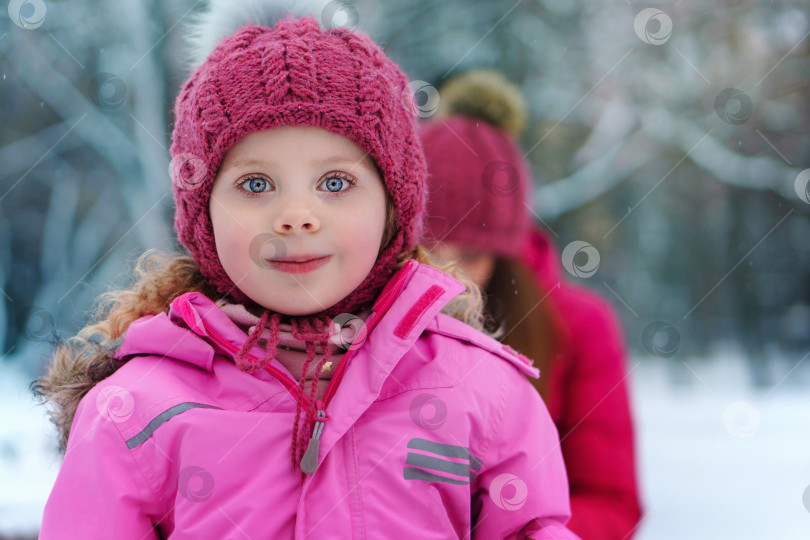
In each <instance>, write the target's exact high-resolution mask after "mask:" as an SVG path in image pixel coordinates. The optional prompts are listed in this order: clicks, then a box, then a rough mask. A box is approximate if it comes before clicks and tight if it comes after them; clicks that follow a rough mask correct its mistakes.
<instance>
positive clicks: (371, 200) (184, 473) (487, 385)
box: [39, 18, 576, 539]
mask: <svg viewBox="0 0 810 540" xmlns="http://www.w3.org/2000/svg"><path fill="white" fill-rule="evenodd" d="M407 82H408V81H407V79H406V78H405V76H404V75H403V73H402V72H401V71H400V70H399V68H398V67H397V66H396V65H395V64H394V63H393V62H391V61H390V60H389V59H388V58H386V57H385V55H384V54H383V53H382V52H381V51H380V49H379V48H378V47H377V46H376V45H375V44H374V43H372V42H371V41H370V40H369V39H368V37H366V36H365V35H362V34H359V33H355V32H352V31H348V30H329V31H322V30H321V29H320V28H319V26H318V24H317V22H316V21H315V20H314V19H312V18H302V19H292V18H287V19H284V20H282V21H280V22H279V23H278V24H276V25H275V26H274V27H273V28H267V27H263V26H257V25H253V24H249V25H247V26H245V27H242V28H241V29H239V30H238V31H237V32H236V33H234V34H233V35H231V36H230V37H227V38H225V39H224V40H223V41H222V42H221V43H220V44H219V45H218V46H217V48H216V49H215V50H214V51H213V52H212V53H211V54H210V55H209V56H208V58H207V59H206V61H205V62H204V63H203V64H202V65H201V66H200V67H199V68H198V69H197V70H196V71H195V72H194V73H193V75H192V76H191V77H190V79H189V80H188V81H187V82H186V83H185V85H184V86H183V88H182V91H181V93H180V95H179V96H178V98H177V102H176V107H175V126H174V132H173V140H172V146H171V154H172V158H173V159H172V177H173V178H172V180H173V188H174V193H175V202H176V218H175V226H176V229H177V232H178V236H179V238H180V241H181V242H182V243H183V245H184V246H185V247H186V248H187V249H188V250H189V251H190V252H191V255H192V257H193V258H191V257H185V256H178V257H176V258H173V259H171V260H168V261H163V262H162V263H161V261H160V260H157V259H156V258H155V257H150V256H146V257H144V258H142V260H141V261H140V264H139V266H138V268H137V275H138V280H137V282H136V283H135V284H134V286H133V288H131V289H130V290H128V291H123V292H119V293H115V294H108V296H107V298H108V303H107V305H106V308H105V309H104V311H102V314H103V318H102V319H101V320H100V321H99V322H97V323H96V324H93V325H91V326H88V327H86V328H85V329H84V330H83V331H82V332H80V334H79V336H77V338H75V339H74V340H73V341H72V342H70V343H68V344H65V345H63V346H62V347H61V348H60V349H58V351H57V354H56V355H55V358H54V362H53V365H52V366H51V368H50V371H49V373H48V374H47V376H46V377H44V378H43V379H42V380H41V381H40V382H39V391H40V392H41V393H42V394H43V395H45V396H46V397H49V398H50V400H51V401H53V402H54V403H55V404H56V405H57V406H58V408H59V410H58V411H57V413H56V417H55V419H56V421H57V425H58V426H59V427H60V429H61V432H62V435H63V442H66V452H65V458H64V462H63V464H62V467H61V470H60V472H59V476H58V478H57V481H56V484H55V486H54V488H53V491H52V493H51V496H50V498H49V500H48V503H47V506H46V508H45V516H44V520H43V524H42V531H41V535H40V538H42V539H49V538H81V539H87V538H116V539H128V538H131V539H144V538H218V539H219V538H409V539H412V538H450V537H452V538H461V537H476V538H486V539H490V538H498V539H500V538H527V537H531V538H544V539H566V538H576V536H575V535H574V534H573V533H570V532H568V531H567V529H566V528H565V525H564V524H565V522H566V521H567V519H568V515H569V504H568V492H567V489H568V487H567V483H566V476H565V469H564V465H563V461H562V456H561V453H560V449H559V439H558V436H557V432H556V430H555V428H554V425H553V423H552V421H551V419H550V417H549V415H548V412H547V410H546V408H545V406H544V404H543V402H542V400H541V399H540V397H539V396H538V395H537V393H536V392H535V391H534V389H533V388H532V387H531V385H530V384H529V383H528V381H527V380H526V378H525V376H524V375H531V376H536V375H537V371H536V370H535V369H534V368H533V367H532V366H531V362H530V361H529V360H527V359H526V357H524V356H521V355H519V354H517V353H515V352H514V351H512V350H511V349H509V348H508V347H504V346H503V345H501V344H500V343H498V342H497V341H496V340H494V339H492V338H491V337H488V336H487V335H485V334H483V333H481V332H479V331H478V330H476V329H474V328H473V327H472V326H470V325H468V324H465V322H467V323H471V324H472V325H473V326H476V327H478V328H481V326H482V325H481V315H480V314H481V311H480V309H481V305H480V299H481V297H480V292H479V291H478V289H477V288H476V287H475V285H474V284H472V283H467V284H466V285H467V286H465V283H464V282H462V281H459V280H458V279H455V278H454V277H452V276H451V275H448V274H446V273H444V272H442V271H440V270H439V269H437V268H435V267H433V266H431V265H430V264H429V258H428V256H427V254H426V252H425V251H424V250H423V249H422V248H420V247H419V246H418V244H417V241H418V238H419V236H420V231H421V221H422V215H423V211H424V206H425V178H426V169H425V163H424V158H423V153H422V149H421V145H420V143H419V142H418V139H417V137H416V133H415V117H414V115H413V114H412V111H411V109H410V108H409V105H408V104H409V103H412V96H410V94H408V92H407V88H408V86H407ZM156 261H157V262H156ZM450 270H452V268H450Z"/></svg>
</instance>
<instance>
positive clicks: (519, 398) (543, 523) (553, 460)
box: [472, 370, 578, 540]
mask: <svg viewBox="0 0 810 540" xmlns="http://www.w3.org/2000/svg"><path fill="white" fill-rule="evenodd" d="M501 384H502V385H503V387H502V389H501V391H502V394H503V396H504V401H505V406H504V407H503V412H502V414H500V415H499V418H497V419H495V420H494V422H493V425H491V426H488V428H489V430H490V431H491V432H492V433H493V440H492V442H491V444H490V447H489V448H488V449H487V450H486V452H485V455H484V457H483V460H482V463H483V465H482V468H481V472H480V474H479V476H478V478H477V479H476V481H477V483H478V486H479V490H478V492H477V493H476V495H475V497H474V499H473V505H472V506H473V513H474V525H473V527H474V528H473V531H472V532H473V537H474V538H482V539H484V538H487V539H488V538H498V539H501V538H503V539H507V538H508V539H524V538H529V537H530V538H535V539H538V540H540V539H548V540H552V539H554V540H565V539H576V538H578V537H577V536H576V535H575V534H574V533H572V532H570V531H569V530H568V529H566V527H565V523H566V521H567V520H568V517H569V516H570V508H569V504H568V482H567V480H566V474H565V465H564V464H563V459H562V454H561V453H560V443H559V438H558V436H557V430H556V428H555V427H554V424H553V422H552V421H551V417H550V416H549V414H548V411H547V410H546V406H545V404H544V403H543V400H542V399H541V398H540V396H539V395H538V394H537V392H536V391H535V390H534V388H533V387H532V386H531V384H530V383H529V381H528V380H527V379H526V378H525V377H524V376H523V375H522V374H520V373H519V372H518V371H516V370H509V375H508V376H506V377H504V378H503V380H502V382H501Z"/></svg>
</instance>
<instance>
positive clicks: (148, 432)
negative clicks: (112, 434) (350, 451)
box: [127, 403, 222, 450]
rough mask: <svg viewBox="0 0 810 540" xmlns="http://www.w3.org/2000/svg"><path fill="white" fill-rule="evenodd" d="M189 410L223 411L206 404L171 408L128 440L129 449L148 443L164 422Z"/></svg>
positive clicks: (190, 404)
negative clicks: (147, 440)
mask: <svg viewBox="0 0 810 540" xmlns="http://www.w3.org/2000/svg"><path fill="white" fill-rule="evenodd" d="M189 409H219V410H222V407H216V406H214V405H206V404H205V403H181V404H179V405H175V406H174V407H171V408H169V409H167V410H165V411H163V412H162V413H160V414H159V415H157V416H156V417H155V418H154V419H153V420H152V421H151V422H149V425H147V426H146V427H145V428H143V430H142V431H141V432H140V433H138V434H137V435H135V436H134V437H132V438H131V439H128V440H127V448H129V449H130V450H132V449H133V448H135V447H136V446H138V445H139V444H141V443H142V442H144V441H146V439H148V438H149V437H151V436H152V433H154V431H155V430H156V429H157V428H159V427H160V426H161V425H162V424H163V423H164V422H166V421H167V420H169V419H170V418H172V417H173V416H177V415H178V414H180V413H183V412H186V411H187V410H189Z"/></svg>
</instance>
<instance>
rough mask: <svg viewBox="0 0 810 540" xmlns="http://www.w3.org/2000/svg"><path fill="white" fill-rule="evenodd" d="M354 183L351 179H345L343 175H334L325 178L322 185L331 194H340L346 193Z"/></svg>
mask: <svg viewBox="0 0 810 540" xmlns="http://www.w3.org/2000/svg"><path fill="white" fill-rule="evenodd" d="M353 183H354V182H352V180H351V179H349V178H345V177H343V176H342V175H337V174H335V173H332V174H331V175H330V176H327V177H326V178H324V180H323V182H321V184H322V185H323V186H324V187H326V190H327V191H329V192H330V193H340V192H343V191H346V190H347V189H348V188H349V187H350V186H351V185H352V184H353Z"/></svg>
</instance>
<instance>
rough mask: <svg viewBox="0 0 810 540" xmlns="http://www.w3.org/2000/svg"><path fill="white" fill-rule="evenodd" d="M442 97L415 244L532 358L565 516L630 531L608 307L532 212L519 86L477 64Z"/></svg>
mask: <svg viewBox="0 0 810 540" xmlns="http://www.w3.org/2000/svg"><path fill="white" fill-rule="evenodd" d="M440 98H441V99H440V104H439V110H438V112H437V115H436V116H435V117H434V118H432V119H431V120H430V121H429V122H426V123H424V124H423V125H422V127H421V133H420V135H421V138H422V142H423V145H424V148H425V154H426V159H427V163H428V171H429V174H430V177H429V181H428V182H429V195H428V218H427V221H426V230H427V234H426V238H424V239H423V243H424V244H425V245H427V246H429V247H430V248H431V250H432V252H433V254H434V255H436V256H438V257H439V259H442V260H444V261H446V262H449V261H456V262H457V263H458V264H459V266H460V267H461V268H462V270H464V271H465V272H466V273H467V274H468V275H469V276H470V277H471V278H472V279H473V280H474V281H476V283H477V284H478V285H479V287H481V288H482V290H483V291H485V293H486V296H487V299H486V311H487V313H488V314H489V315H490V317H491V320H492V321H496V322H497V324H498V325H499V326H500V332H501V333H500V338H499V339H500V340H501V341H502V342H503V343H504V344H506V345H508V346H510V347H512V348H514V349H516V350H517V351H519V352H521V353H523V354H524V355H526V356H528V357H529V358H531V359H533V360H534V361H535V366H537V367H539V368H540V371H541V377H540V379H539V380H533V381H532V384H534V385H535V388H536V389H537V391H538V392H539V393H540V395H541V396H542V397H543V399H544V400H545V402H546V404H547V406H548V408H549V411H550V412H551V416H552V418H553V420H554V422H555V424H556V426H557V429H558V431H559V434H560V439H561V444H562V451H563V457H564V460H565V463H566V469H567V471H568V479H569V484H570V491H571V511H572V518H571V521H570V522H569V523H568V527H569V528H570V529H571V530H573V531H574V532H575V533H577V534H578V535H579V536H581V537H582V538H583V539H584V540H609V539H616V540H620V539H625V540H626V539H629V538H630V537H631V536H632V534H633V532H634V530H635V528H636V526H637V524H638V522H639V518H640V515H641V509H640V503H639V496H638V489H637V484H636V474H635V458H634V448H633V446H634V445H633V423H632V418H631V414H630V408H629V403H628V397H627V387H626V384H625V379H626V376H627V373H626V367H625V346H624V343H623V339H622V334H621V329H620V327H619V324H618V321H617V317H616V316H615V313H614V312H613V310H612V308H611V307H610V306H609V304H608V303H607V302H605V301H604V300H603V299H602V298H600V297H599V296H597V295H596V294H594V293H592V292H590V291H587V290H584V289H582V288H579V287H575V286H573V285H571V284H569V283H567V282H565V281H563V279H562V276H561V272H560V268H559V263H558V259H559V255H558V252H557V249H556V247H555V246H554V244H553V242H552V240H551V239H550V238H549V236H548V235H547V234H546V233H545V232H544V231H543V230H541V229H540V228H539V227H537V226H535V225H534V224H533V223H532V220H531V218H530V215H529V212H530V210H529V200H528V191H529V187H530V185H531V180H530V178H531V176H530V171H529V166H528V163H527V162H526V160H525V159H524V158H523V157H522V153H521V151H520V149H519V148H518V145H517V143H516V140H517V138H518V137H519V135H520V132H521V131H522V129H523V126H524V124H525V121H526V112H525V109H526V107H525V103H524V102H523V99H522V97H521V95H520V92H519V90H518V89H517V88H516V87H514V86H513V85H511V84H510V83H509V82H508V81H506V80H505V79H504V78H503V77H502V76H501V75H500V74H498V73H496V72H492V71H484V70H478V71H472V72H469V73H467V74H466V75H463V76H461V77H458V78H456V79H454V80H451V81H450V82H449V83H448V84H446V85H445V86H444V87H443V88H442V89H441V92H440Z"/></svg>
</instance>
